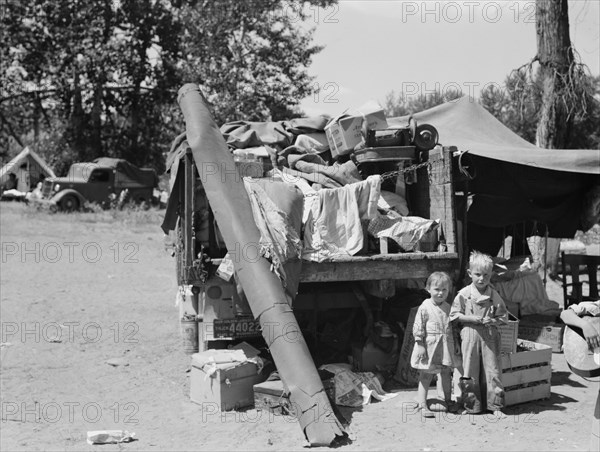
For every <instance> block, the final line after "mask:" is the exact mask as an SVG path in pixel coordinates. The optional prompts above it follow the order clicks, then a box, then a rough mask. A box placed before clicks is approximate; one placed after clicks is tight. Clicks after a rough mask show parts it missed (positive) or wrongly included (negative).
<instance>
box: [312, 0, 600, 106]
mask: <svg viewBox="0 0 600 452" xmlns="http://www.w3.org/2000/svg"><path fill="white" fill-rule="evenodd" d="M310 13H311V17H310V18H309V23H310V24H312V25H314V26H315V27H316V29H315V34H314V39H313V43H314V44H316V45H322V46H325V48H324V49H323V50H322V51H321V52H320V53H319V54H317V55H316V56H315V57H314V58H313V62H312V64H311V66H310V68H309V74H310V75H312V76H314V77H315V80H314V83H315V84H316V86H318V87H319V88H320V89H321V91H320V92H319V93H318V94H315V95H313V96H310V97H307V98H305V99H304V100H303V101H302V102H301V108H302V109H303V111H304V112H305V114H306V115H308V116H311V115H317V114H329V115H338V114H341V113H343V112H344V110H346V109H357V108H360V107H361V105H363V104H365V103H366V102H368V101H370V100H375V101H378V102H379V103H380V104H383V103H384V100H385V98H386V95H387V94H388V93H390V92H391V91H395V92H396V93H398V92H401V91H402V92H404V93H405V95H407V96H408V95H411V96H416V95H421V94H427V93H428V92H432V91H434V90H435V89H436V88H438V90H440V91H441V92H442V93H444V92H445V90H450V89H452V88H454V89H456V88H460V89H461V91H462V92H463V93H464V94H471V95H473V96H476V97H477V96H478V94H479V92H480V90H481V89H482V88H483V87H485V86H486V85H488V84H495V85H497V86H501V85H502V83H503V81H504V79H505V78H506V76H507V75H508V74H509V73H510V72H511V70H513V69H516V68H518V67H520V66H522V65H524V64H527V63H528V62H530V61H531V59H532V58H533V57H534V56H535V55H536V52H537V47H536V27H535V1H534V0H521V1H516V0H504V1H403V0H371V1H369V0H340V1H339V4H338V5H334V6H330V7H327V8H316V7H315V8H312V9H310ZM569 26H570V35H571V42H572V43H573V45H574V48H575V50H576V51H577V52H578V53H579V57H580V60H581V62H582V63H584V64H586V65H587V66H588V67H589V71H590V73H591V74H592V75H598V74H599V73H600V0H569Z"/></svg>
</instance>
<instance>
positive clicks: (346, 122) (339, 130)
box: [325, 103, 388, 158]
mask: <svg viewBox="0 0 600 452" xmlns="http://www.w3.org/2000/svg"><path fill="white" fill-rule="evenodd" d="M364 121H366V127H367V128H368V129H386V128H387V127H388V123H387V119H386V118H385V113H384V112H383V109H382V108H381V107H380V106H379V105H377V104H376V103H370V104H367V105H364V106H362V107H360V108H359V109H358V110H357V111H356V112H355V113H352V114H343V115H341V116H337V117H335V118H333V119H332V120H331V121H329V123H328V124H327V125H326V126H325V134H326V135H327V142H328V143H329V149H330V150H331V155H332V157H334V158H335V157H338V156H340V155H345V154H349V153H351V152H352V151H353V150H354V148H355V147H356V145H357V144H359V143H361V142H362V140H363V136H362V131H363V125H365V124H363V122H364Z"/></svg>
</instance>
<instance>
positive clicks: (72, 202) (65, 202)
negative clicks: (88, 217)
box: [60, 195, 79, 212]
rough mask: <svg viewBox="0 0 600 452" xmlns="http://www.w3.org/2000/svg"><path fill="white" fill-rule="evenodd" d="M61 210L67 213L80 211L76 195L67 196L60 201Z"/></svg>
mask: <svg viewBox="0 0 600 452" xmlns="http://www.w3.org/2000/svg"><path fill="white" fill-rule="evenodd" d="M60 209H61V210H63V211H65V212H73V211H75V210H79V200H78V199H77V197H76V196H74V195H67V196H65V197H64V198H63V199H61V200H60Z"/></svg>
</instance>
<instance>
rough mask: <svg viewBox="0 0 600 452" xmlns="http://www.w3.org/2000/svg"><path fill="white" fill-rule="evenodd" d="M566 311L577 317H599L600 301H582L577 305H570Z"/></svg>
mask: <svg viewBox="0 0 600 452" xmlns="http://www.w3.org/2000/svg"><path fill="white" fill-rule="evenodd" d="M567 309H571V310H572V311H575V314H577V315H578V316H579V317H582V316H584V315H591V316H592V317H600V300H598V301H582V302H581V303H578V304H572V305H571V306H569V307H568V308H567Z"/></svg>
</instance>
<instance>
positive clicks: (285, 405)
mask: <svg viewBox="0 0 600 452" xmlns="http://www.w3.org/2000/svg"><path fill="white" fill-rule="evenodd" d="M323 387H324V388H325V392H326V393H327V396H328V397H329V401H330V402H331V403H335V383H334V379H333V378H331V379H327V380H324V381H323ZM254 408H255V409H257V410H264V411H269V412H271V413H274V414H276V415H288V416H295V415H296V413H295V408H294V405H293V404H292V403H291V401H290V395H289V393H288V392H286V391H285V390H284V388H283V382H282V381H281V380H272V381H264V382H262V383H259V384H256V385H254Z"/></svg>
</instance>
